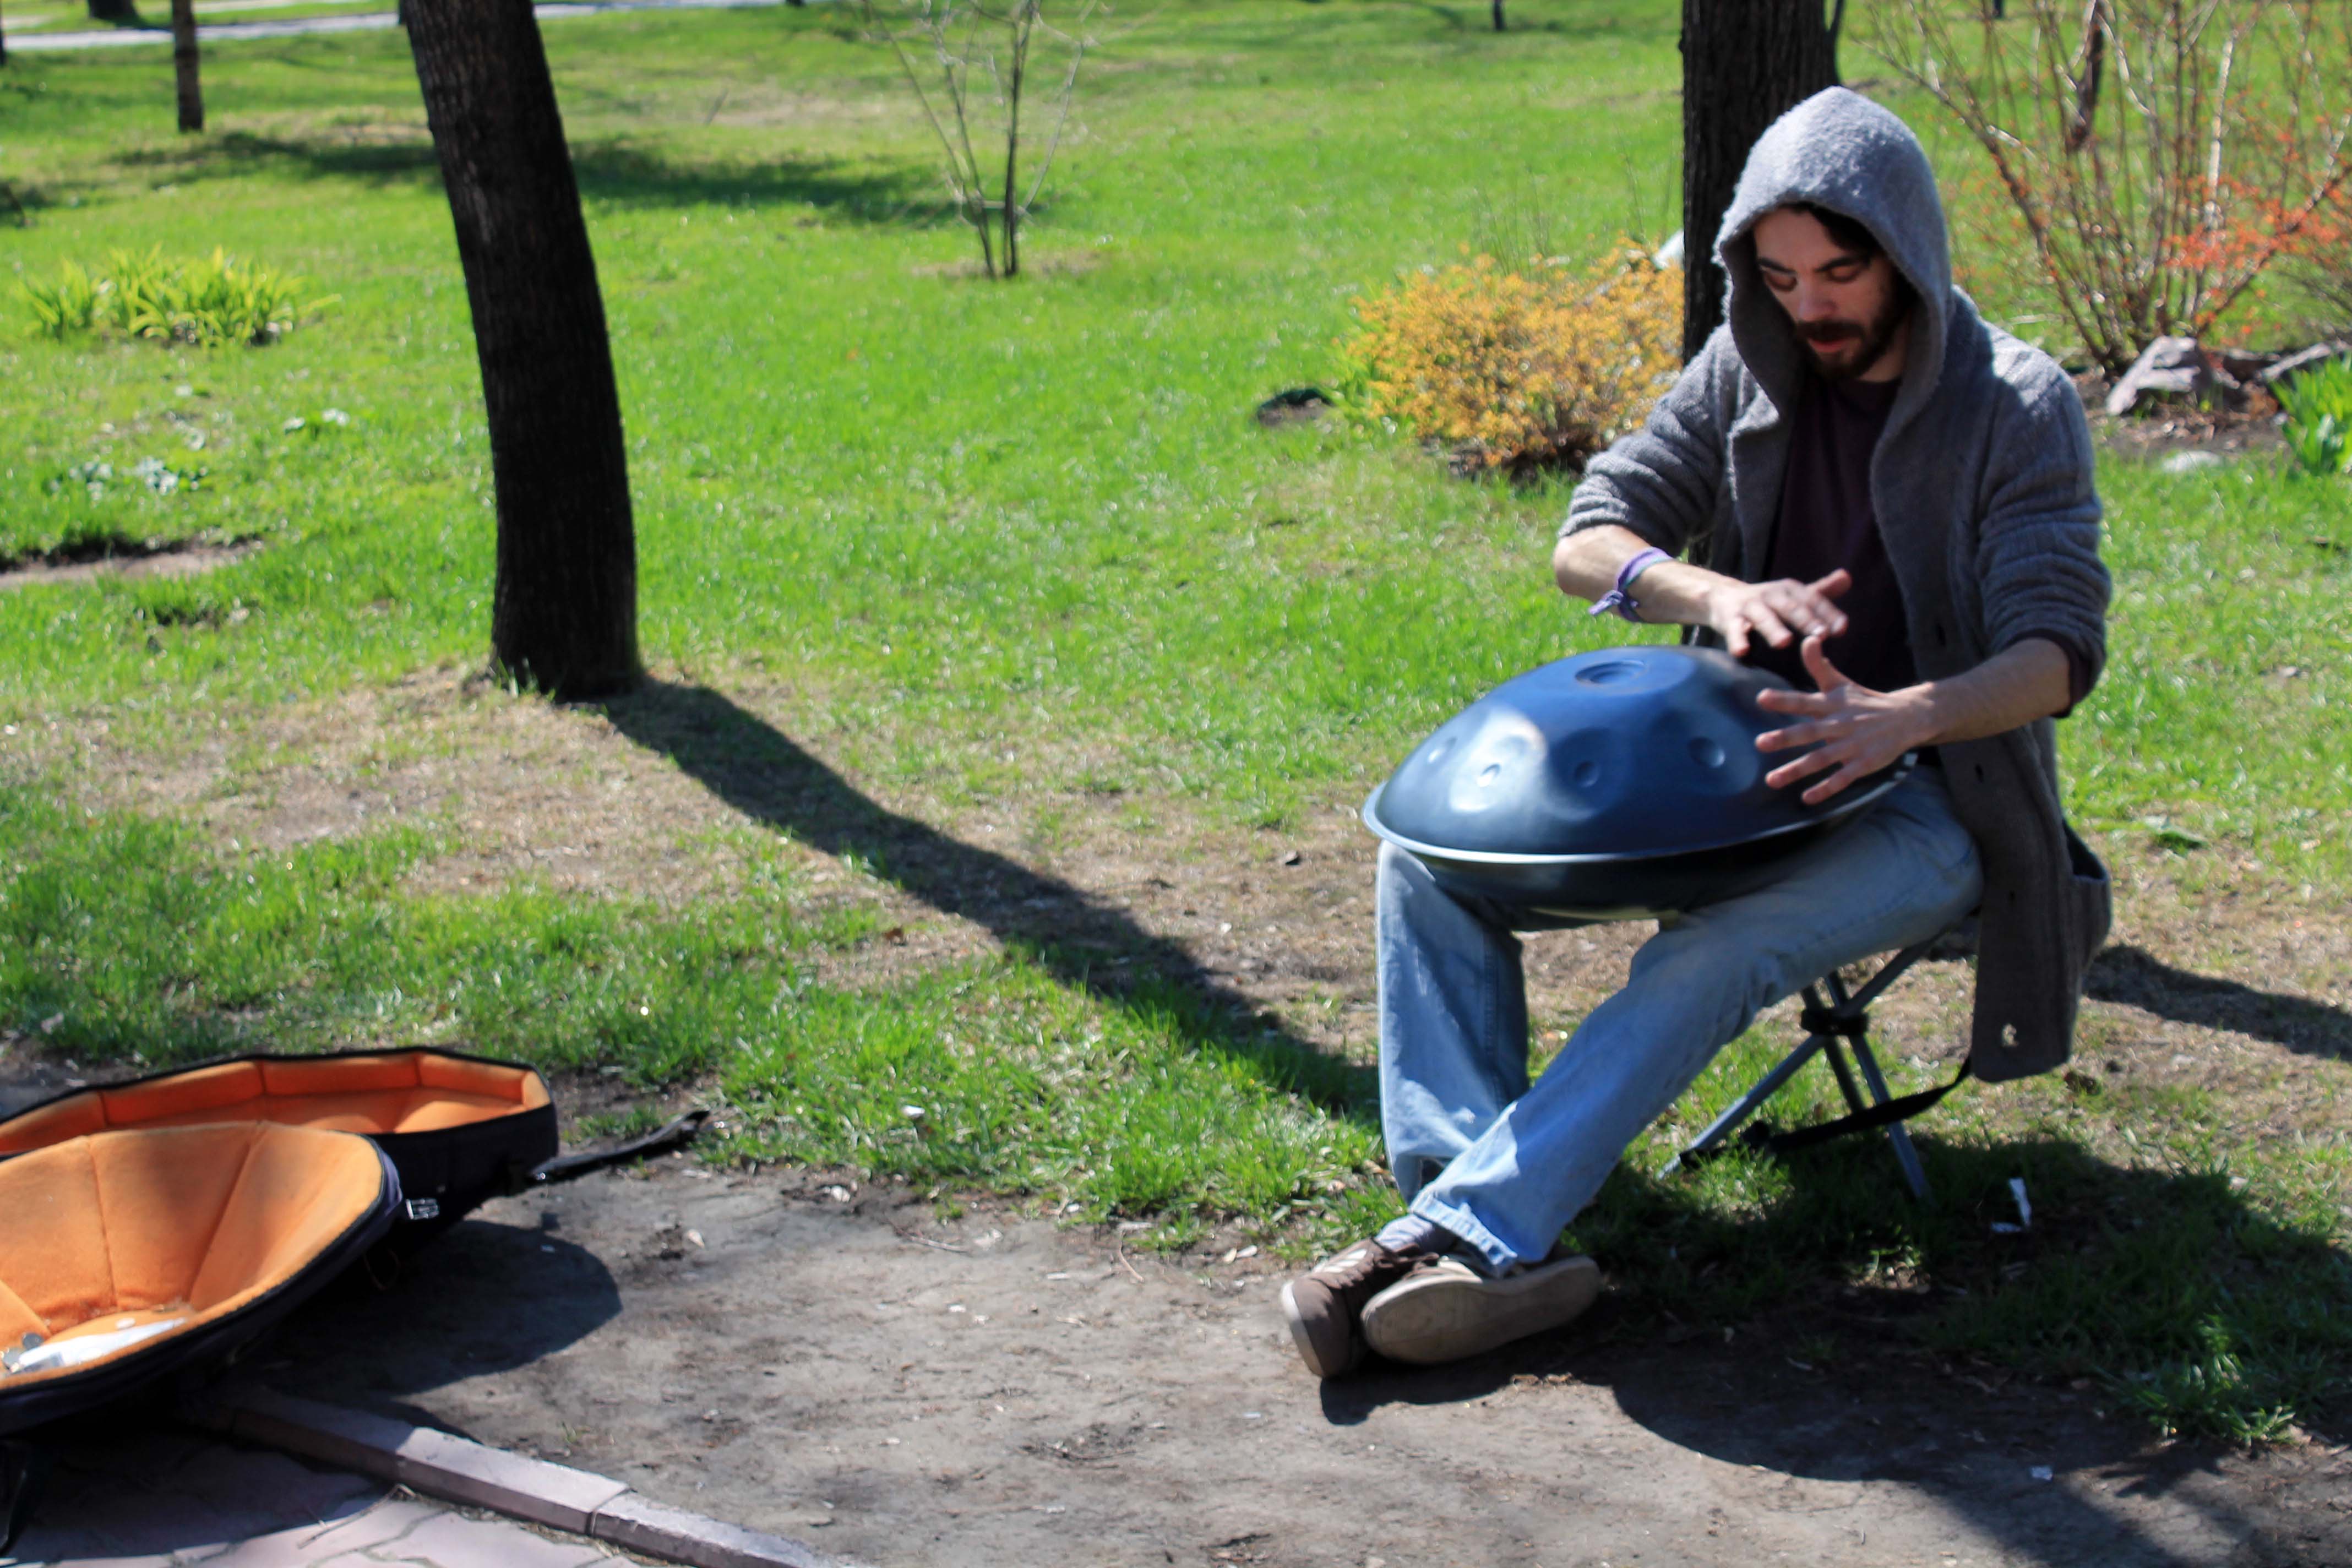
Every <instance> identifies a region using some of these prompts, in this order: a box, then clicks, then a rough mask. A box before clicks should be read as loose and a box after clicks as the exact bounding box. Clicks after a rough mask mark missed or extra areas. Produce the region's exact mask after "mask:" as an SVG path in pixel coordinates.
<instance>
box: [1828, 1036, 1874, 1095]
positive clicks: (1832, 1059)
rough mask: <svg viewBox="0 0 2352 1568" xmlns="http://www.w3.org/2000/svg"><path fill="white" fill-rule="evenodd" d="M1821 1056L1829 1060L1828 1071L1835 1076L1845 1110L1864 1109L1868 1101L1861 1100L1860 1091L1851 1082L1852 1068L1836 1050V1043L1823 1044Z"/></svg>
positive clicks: (1832, 1041)
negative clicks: (1843, 1097) (1843, 1099)
mask: <svg viewBox="0 0 2352 1568" xmlns="http://www.w3.org/2000/svg"><path fill="white" fill-rule="evenodd" d="M1822 1056H1823V1057H1825V1058H1828V1059H1829V1064H1830V1070H1831V1071H1832V1072H1833V1073H1835V1074H1837V1085H1838V1092H1839V1093H1840V1094H1843V1096H1845V1108H1846V1109H1847V1110H1853V1111H1860V1110H1864V1108H1866V1107H1867V1106H1868V1105H1869V1104H1870V1101H1868V1100H1864V1099H1863V1098H1862V1089H1860V1087H1859V1086H1857V1085H1856V1084H1855V1083H1854V1081H1853V1068H1852V1067H1850V1066H1848V1065H1847V1063H1846V1059H1845V1053H1844V1052H1843V1051H1842V1050H1840V1049H1838V1043H1837V1042H1836V1041H1835V1040H1829V1041H1825V1042H1823V1044H1822Z"/></svg>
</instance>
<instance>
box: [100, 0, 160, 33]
mask: <svg viewBox="0 0 2352 1568" xmlns="http://www.w3.org/2000/svg"><path fill="white" fill-rule="evenodd" d="M89 19H90V20H91V21H93V22H111V23H113V24H114V25H115V26H118V27H143V26H146V25H147V24H146V23H145V22H144V21H142V20H141V18H140V16H139V7H138V6H136V5H132V4H131V0H89Z"/></svg>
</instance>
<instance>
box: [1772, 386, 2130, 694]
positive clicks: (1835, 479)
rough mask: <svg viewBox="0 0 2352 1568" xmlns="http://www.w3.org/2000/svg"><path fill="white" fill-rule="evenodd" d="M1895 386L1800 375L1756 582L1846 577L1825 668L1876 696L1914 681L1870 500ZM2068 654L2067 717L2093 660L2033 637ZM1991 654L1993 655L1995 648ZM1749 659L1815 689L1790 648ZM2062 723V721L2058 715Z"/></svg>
mask: <svg viewBox="0 0 2352 1568" xmlns="http://www.w3.org/2000/svg"><path fill="white" fill-rule="evenodd" d="M1902 386H1903V383H1902V382H1901V381H1900V380H1899V379H1898V380H1895V381H1835V382H1833V381H1826V380H1823V379H1822V377H1820V376H1818V375H1809V376H1807V377H1806V378H1805V390H1804V392H1803V393H1802V394H1801V395H1800V396H1799V398H1798V401H1797V416H1796V418H1795V420H1794V421H1792V422H1791V424H1790V430H1789V471H1788V473H1787V474H1786V475H1784V476H1783V477H1782V479H1781V481H1780V520H1779V521H1778V522H1776V523H1775V524H1774V525H1773V529H1772V548H1771V549H1770V550H1769V552H1766V555H1765V559H1764V573H1763V575H1762V576H1761V577H1760V578H1759V579H1758V581H1759V582H1767V583H1769V582H1773V581H1776V580H1778V579H1780V578H1782V577H1793V578H1795V579H1796V580H1797V581H1798V582H1800V583H1811V582H1815V581H1818V580H1819V579H1821V578H1822V577H1826V576H1828V575H1829V574H1831V573H1832V572H1834V571H1836V570H1837V569H1838V568H1839V567H1841V566H1843V567H1844V568H1845V570H1846V572H1847V574H1848V575H1850V576H1852V577H1853V586H1852V587H1851V588H1848V589H1847V590H1846V591H1845V593H1844V594H1843V595H1841V596H1840V597H1839V598H1838V601H1837V605H1838V608H1840V609H1842V610H1843V611H1844V612H1845V618H1846V627H1845V630H1844V631H1843V632H1842V633H1840V634H1839V635H1838V636H1836V637H1831V638H1829V639H1828V641H1827V642H1825V643H1824V644H1823V645H1822V652H1824V653H1826V654H1828V655H1829V658H1830V662H1831V663H1832V664H1833V665H1835V666H1837V667H1838V668H1840V669H1841V670H1843V671H1844V672H1845V674H1846V676H1847V678H1848V679H1852V680H1855V681H1858V682H1860V683H1861V684H1862V685H1864V686H1866V687H1869V688H1870V689H1873V690H1875V691H1895V690H1899V689H1902V688H1903V687H1906V686H1909V685H1912V684H1914V683H1915V682H1916V681H1917V680H1918V679H1919V674H1918V667H1917V666H1916V665H1915V664H1914V663H1913V662H1912V659H1911V628H1910V625H1909V623H1908V622H1907V621H1906V619H1905V618H1904V614H1903V589H1902V586H1901V584H1898V583H1897V582H1896V581H1895V565H1894V563H1892V562H1890V561H1888V560H1887V558H1886V542H1885V540H1884V539H1882V538H1881V537H1880V536H1879V532H1878V512H1877V509H1876V508H1874V506H1872V504H1871V500H1870V459H1871V456H1872V454H1873V453H1874V452H1876V451H1877V450H1878V437H1880V435H1881V434H1883V433H1884V432H1885V429H1886V416H1887V415H1888V414H1889V413H1891V412H1893V410H1894V407H1895V396H1896V395H1897V394H1898V393H1899V392H1900V391H1901V390H1902ZM2041 635H2042V636H2045V637H2048V638H2049V640H2050V641H2052V642H2053V643H2056V644H2057V645H2058V647H2060V648H2061V649H2062V650H2063V652H2064V653H2065V655H2066V677H2067V680H2066V684H2067V688H2068V692H2067V701H2068V704H2069V710H2070V711H2071V710H2072V705H2073V704H2074V703H2076V702H2080V701H2081V700H2083V699H2084V697H2086V696H2088V695H2089V693H2090V689H2091V659H2090V656H2089V654H2088V653H2087V652H2085V651H2084V649H2083V648H2081V647H2076V646H2074V643H2073V642H2072V641H2070V640H2069V639H2067V638H2064V637H2058V636H2056V635H2054V634H2049V633H2044V634H2041ZM1995 651H1999V650H1995ZM1748 663H1750V664H1752V665H1755V666H1757V667H1758V668H1762V669H1769V670H1770V671H1772V672H1773V673H1774V674H1776V675H1778V676H1780V677H1781V678H1782V679H1785V680H1787V681H1788V682H1789V684H1790V685H1791V686H1794V687H1795V688H1796V689H1798V690H1800V691H1811V690H1812V689H1813V678H1812V677H1811V676H1810V675H1808V674H1806V673H1805V661H1804V658H1803V655H1802V654H1801V651H1800V649H1799V645H1798V643H1797V642H1795V641H1792V642H1790V644H1789V646H1788V647H1785V648H1776V647H1772V646H1771V645H1770V644H1769V643H1767V642H1765V641H1764V640H1763V639H1762V638H1760V637H1751V638H1750V639H1749V640H1748ZM2058 716H2059V717H2060V718H2062V719H2063V718H2064V717H2065V714H2064V713H2061V714H2060V715H2058Z"/></svg>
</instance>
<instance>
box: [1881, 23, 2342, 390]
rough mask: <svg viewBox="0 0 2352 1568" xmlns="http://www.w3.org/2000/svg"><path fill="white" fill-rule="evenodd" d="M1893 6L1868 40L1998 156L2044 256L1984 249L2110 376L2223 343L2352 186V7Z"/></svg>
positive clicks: (1998, 173)
mask: <svg viewBox="0 0 2352 1568" xmlns="http://www.w3.org/2000/svg"><path fill="white" fill-rule="evenodd" d="M2001 9H2005V10H2006V12H2007V19H2006V20H2003V19H2000V17H1999V16H1996V15H1987V14H1986V13H1984V12H1983V11H1981V10H1979V9H1977V8H1975V7H1969V8H1967V9H1966V10H1965V11H1963V10H1961V9H1960V8H1958V7H1956V6H1955V5H1951V4H1950V3H1948V0H1879V3H1878V4H1875V5H1871V6H1868V7H1865V8H1864V9H1863V10H1862V11H1861V12H1859V13H1858V16H1860V17H1861V18H1862V27H1861V31H1860V36H1861V38H1862V41H1863V43H1864V47H1867V48H1869V49H1870V50H1871V51H1872V52H1873V53H1874V54H1875V55H1877V56H1878V57H1879V58H1881V59H1882V60H1884V61H1885V63H1886V64H1887V66H1888V67H1890V68H1892V69H1893V70H1894V71H1895V73H1896V74H1897V75H1898V76H1900V77H1902V78H1903V79H1905V80H1906V81H1908V82H1910V83H1912V84H1913V85H1914V86H1916V87H1917V88H1919V89H1921V90H1922V91H1924V92H1926V93H1927V94H1928V95H1929V96H1930V97H1931V98H1933V99H1934V100H1936V101H1937V103H1938V104H1940V105H1941V106H1942V107H1943V108H1944V109H1945V110H1947V111H1948V112H1949V113H1950V114H1951V115H1952V117H1953V118H1954V119H1956V120H1957V121H1959V123H1960V124H1961V125H1962V126H1963V127H1964V128H1965V129H1966V130H1967V132H1968V133H1969V136H1970V137H1971V138H1972V139H1973V140H1974V141H1975V142H1976V143H1977V145H1978V146H1979V147H1980V148H1982V149H1983V150H1984V153H1985V155H1986V157H1987V159H1988V161H1989V163H1990V167H1991V170H1992V173H1993V175H1994V177H1995V178H1996V179H1997V180H1998V181H1999V182H2000V186H2001V188H2002V190H2003V191H2004V192H2005V193H2006V194H2007V195H2008V197H2009V200H2010V204H2011V206H2012V207H2013V208H2014V209H2015V212H2016V215H2017V217H2018V219H2019V220H2020V221H2021V225H2022V226H2023V229H2024V234H2025V237H2026V240H2027V242H2028V243H2027V245H2026V246H2024V247H2017V246H2015V245H2014V244H2007V245H2004V244H2002V243H2000V241H1999V240H1995V242H1994V243H1992V244H1990V245H1989V246H1987V247H1986V254H1987V256H1988V257H1989V258H1990V259H1991V261H1992V263H1993V266H1994V268H1997V269H2006V270H2008V271H2010V272H2011V274H2012V278H2013V280H2014V281H2016V282H2018V283H2021V284H2022V285H2024V286H2026V287H2027V288H2028V289H2031V290H2032V291H2033V292H2035V293H2037V294H2039V295H2041V296H2042V297H2043V298H2044V299H2046V300H2049V302H2050V303H2051V304H2052V306H2053V308H2054V310H2055V312H2056V314H2057V315H2058V316H2059V317H2061V318H2062V319H2063V320H2064V321H2065V322H2066V323H2067V325H2068V326H2069V327H2070V328H2072V329H2073V331H2074V333H2075V335H2076V336H2077V337H2078V338H2079V339H2080V340H2081V342H2082V344H2083V347H2084V350H2085V351H2086V352H2087V353H2089V354H2090V356H2091V357H2092V358H2093V359H2095V360H2096V361H2097V362H2098V363H2100V364H2102V365H2103V366H2105V367H2106V368H2107V369H2109V370H2119V369H2121V368H2122V367H2124V366H2125V365H2127V364H2129V363H2131V361H2132V360H2133V359H2134V358H2135V357H2137V354H2138V353H2139V351H2140V350H2141V349H2143V348H2145V347H2146V346H2147V344H2148V343H2149V342H2151V341H2153V340H2154V339H2156V338H2158V337H2160V336H2164V335H2166V334H2168V333H2187V334H2189V335H2192V336H2198V337H2203V336H2207V335H2210V333H2211V332H2212V331H2213V330H2214V328H2215V327H2216V325H2217V324H2218V323H2219V322H2220V321H2221V318H2222V317H2224V316H2225V315H2227V314H2228V312H2229V311H2230V310H2231V307H2232V306H2234V305H2236V304H2237V303H2238V302H2239V301H2240V300H2242V299H2243V298H2244V297H2245V294H2246V292H2247V290H2248V289H2251V288H2252V287H2253V285H2254V283H2255V281H2256V280H2257V279H2259V278H2260V277H2261V276H2262V275H2263V272H2264V271H2265V270H2266V269H2267V268H2269V267H2270V266H2271V265H2272V264H2273V262H2275V261H2276V260H2278V259H2279V258H2282V257H2286V256H2294V255H2299V254H2302V253H2303V252H2304V251H2305V250H2306V249H2307V248H2308V247H2309V245H2310V244H2311V243H2312V237H2313V235H2314V234H2315V232H2316V230H2317V227H2318V226H2320V225H2322V224H2323V223H2324V222H2325V220H2326V216H2327V215H2328V214H2330V213H2331V212H2333V211H2335V210H2336V207H2337V205H2338V203H2339V202H2340V200H2341V198H2342V196H2343V194H2344V193H2345V191H2346V188H2347V181H2352V5H2347V4H2346V3H2345V0H2019V3H2018V4H2016V5H2010V6H2007V7H2005V8H2001Z"/></svg>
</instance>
